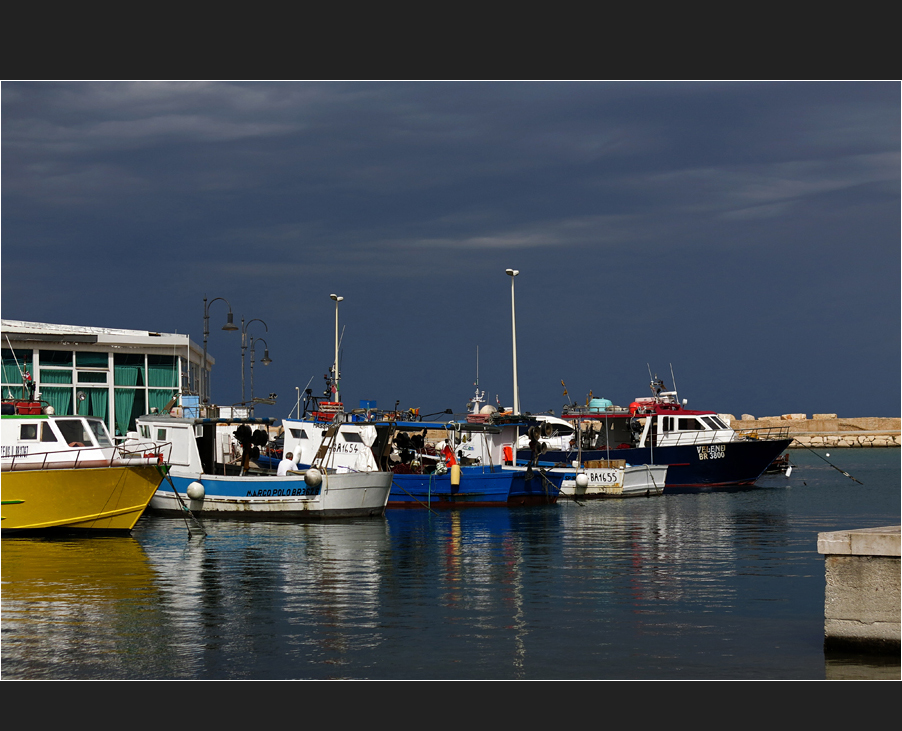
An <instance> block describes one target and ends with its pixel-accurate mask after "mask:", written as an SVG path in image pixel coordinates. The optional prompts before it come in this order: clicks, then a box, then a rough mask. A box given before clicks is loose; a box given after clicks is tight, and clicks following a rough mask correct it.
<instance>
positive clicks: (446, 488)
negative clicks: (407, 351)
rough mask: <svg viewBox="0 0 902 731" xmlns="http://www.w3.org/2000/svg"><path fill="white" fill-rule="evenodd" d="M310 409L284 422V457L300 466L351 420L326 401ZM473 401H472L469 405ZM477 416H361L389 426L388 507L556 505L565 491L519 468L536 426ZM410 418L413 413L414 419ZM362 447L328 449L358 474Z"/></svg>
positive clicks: (512, 419)
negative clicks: (526, 434) (523, 445)
mask: <svg viewBox="0 0 902 731" xmlns="http://www.w3.org/2000/svg"><path fill="white" fill-rule="evenodd" d="M327 403H328V407H327V410H326V411H323V410H322V406H323V404H322V403H319V404H316V402H315V400H314V404H315V405H314V406H312V407H311V408H310V409H308V410H305V413H304V418H301V419H290V418H289V419H284V420H283V426H284V437H283V438H284V447H283V449H284V451H285V453H286V454H287V453H289V452H290V453H291V454H292V455H293V457H294V459H295V460H296V461H297V463H298V466H299V467H301V466H303V465H305V464H307V463H309V462H310V460H311V459H312V458H313V457H314V455H315V453H316V452H315V445H317V444H320V443H321V442H322V436H321V435H322V433H323V432H324V430H326V429H328V428H329V425H330V424H334V423H341V420H342V419H347V418H353V417H354V416H355V415H354V414H345V413H344V412H343V410H342V409H340V408H337V406H339V405H338V404H336V403H334V402H327ZM471 403H474V402H473V401H471ZM478 403H479V401H478V400H477V401H476V402H475V404H474V413H470V414H465V415H460V416H459V417H458V418H450V419H449V420H448V421H413V420H410V421H407V420H389V421H383V420H384V419H386V417H387V416H394V415H395V414H391V415H386V414H385V413H380V412H376V411H375V410H372V411H370V413H367V414H358V415H356V416H362V417H363V418H368V419H372V420H373V421H371V422H365V423H373V424H379V423H388V424H390V425H391V427H392V429H393V439H392V441H391V443H390V444H388V445H386V449H385V452H384V453H383V454H382V455H381V458H382V459H383V466H384V468H385V469H386V470H388V471H389V472H391V475H392V486H391V492H390V494H389V498H388V505H387V507H389V508H391V507H412V508H419V507H429V508H454V507H466V506H483V507H484V506H502V505H549V504H553V503H554V502H556V500H557V497H558V492H559V485H555V484H554V483H553V482H551V481H549V480H547V479H545V478H543V476H542V474H541V471H540V470H537V469H531V468H530V466H529V464H528V460H527V462H526V463H524V464H523V465H519V466H518V465H515V464H513V452H514V449H515V445H516V443H517V436H518V433H519V432H521V431H525V430H526V429H528V428H529V427H530V426H531V425H532V426H535V422H530V421H529V420H527V419H525V418H521V417H514V416H511V415H507V416H504V417H503V418H499V416H498V415H497V414H491V413H486V414H480V413H478V410H477V409H476V408H475V407H476V406H478ZM408 416H410V414H408ZM361 449H362V446H361V445H360V444H359V443H356V442H354V441H343V440H338V441H336V442H334V443H333V444H332V446H331V447H330V450H331V454H330V458H331V459H333V460H334V461H335V464H336V465H342V466H343V467H346V468H348V469H353V463H354V460H355V459H356V456H355V455H357V454H358V453H360V451H361Z"/></svg>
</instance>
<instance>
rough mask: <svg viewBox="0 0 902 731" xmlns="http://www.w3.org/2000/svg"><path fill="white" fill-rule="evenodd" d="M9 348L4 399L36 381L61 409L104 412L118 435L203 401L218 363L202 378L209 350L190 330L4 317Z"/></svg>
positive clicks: (40, 393)
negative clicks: (142, 420)
mask: <svg viewBox="0 0 902 731" xmlns="http://www.w3.org/2000/svg"><path fill="white" fill-rule="evenodd" d="M2 352H3V382H2V396H3V398H4V399H7V398H25V397H27V396H28V394H27V393H26V392H25V391H26V389H27V386H26V385H23V382H24V383H26V384H27V383H32V384H33V386H34V392H35V393H34V395H35V398H37V399H40V400H41V401H43V402H45V404H46V405H49V406H52V407H53V410H54V412H55V413H57V414H81V415H85V416H97V417H99V418H101V419H103V420H104V421H105V422H106V424H107V428H108V429H109V430H110V433H111V434H115V435H117V436H125V434H126V433H127V432H128V431H133V430H134V428H135V419H136V418H137V417H138V416H141V415H142V414H148V413H152V412H154V411H163V410H164V409H165V408H167V407H170V406H172V405H174V404H180V405H183V406H186V407H189V406H191V405H196V404H197V402H198V400H199V398H200V396H201V394H200V388H201V383H202V382H203V383H205V384H206V387H207V388H208V389H209V383H210V377H209V372H210V369H211V367H212V365H213V363H214V360H213V358H211V357H210V356H209V355H207V377H206V378H204V379H203V380H202V381H201V378H200V375H201V367H202V363H203V349H202V348H201V347H198V346H197V345H196V344H195V343H193V342H191V339H190V338H189V337H188V335H179V334H174V333H158V332H151V331H147V330H118V329H114V328H102V327H81V326H76V325H51V324H47V323H41V322H24V321H21V320H3V321H2ZM208 396H209V394H208ZM173 400H174V401H173Z"/></svg>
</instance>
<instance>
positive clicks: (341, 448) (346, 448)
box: [330, 444, 360, 454]
mask: <svg viewBox="0 0 902 731" xmlns="http://www.w3.org/2000/svg"><path fill="white" fill-rule="evenodd" d="M330 451H332V452H345V453H347V454H353V453H355V452H359V451H360V450H359V449H358V448H357V445H356V444H333V445H332V448H331V450H330Z"/></svg>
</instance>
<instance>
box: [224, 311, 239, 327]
mask: <svg viewBox="0 0 902 731" xmlns="http://www.w3.org/2000/svg"><path fill="white" fill-rule="evenodd" d="M222 329H223V330H237V329H238V326H237V325H236V324H235V323H234V322H233V321H232V312H231V311H229V317H228V320H226V324H225V325H223V326H222Z"/></svg>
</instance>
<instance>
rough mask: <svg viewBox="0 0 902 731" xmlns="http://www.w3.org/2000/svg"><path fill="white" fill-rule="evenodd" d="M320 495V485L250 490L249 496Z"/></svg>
mask: <svg viewBox="0 0 902 731" xmlns="http://www.w3.org/2000/svg"><path fill="white" fill-rule="evenodd" d="M312 495H319V488H318V487H289V488H281V487H277V488H274V489H272V490H248V491H247V497H309V496H312Z"/></svg>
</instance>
